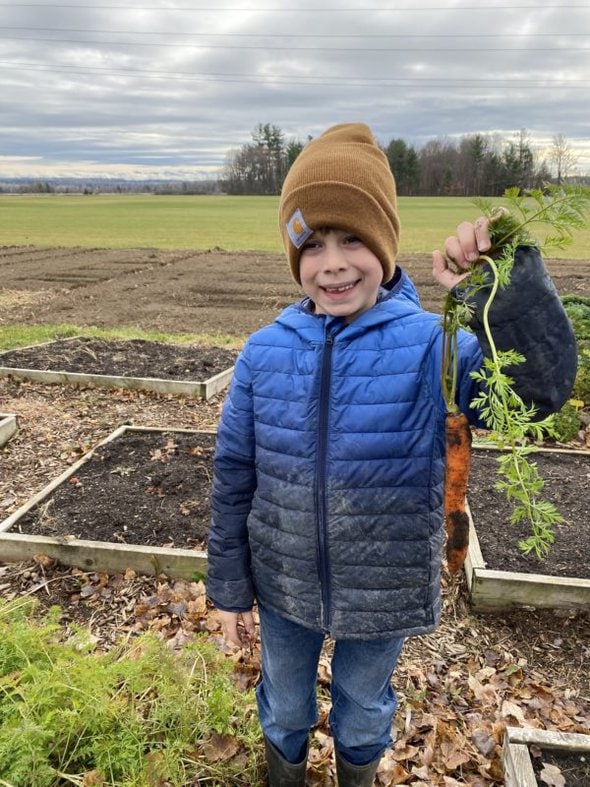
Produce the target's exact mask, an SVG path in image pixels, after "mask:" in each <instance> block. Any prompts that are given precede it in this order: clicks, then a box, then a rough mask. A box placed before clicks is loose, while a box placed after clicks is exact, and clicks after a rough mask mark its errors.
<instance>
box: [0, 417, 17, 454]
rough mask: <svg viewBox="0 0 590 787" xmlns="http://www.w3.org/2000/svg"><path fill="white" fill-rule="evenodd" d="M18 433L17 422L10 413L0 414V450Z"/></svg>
mask: <svg viewBox="0 0 590 787" xmlns="http://www.w3.org/2000/svg"><path fill="white" fill-rule="evenodd" d="M17 431H18V420H17V417H16V415H14V414H11V413H0V448H1V447H2V446H3V445H6V443H7V442H8V441H9V440H10V438H11V437H13V436H14V435H15V434H16V433H17Z"/></svg>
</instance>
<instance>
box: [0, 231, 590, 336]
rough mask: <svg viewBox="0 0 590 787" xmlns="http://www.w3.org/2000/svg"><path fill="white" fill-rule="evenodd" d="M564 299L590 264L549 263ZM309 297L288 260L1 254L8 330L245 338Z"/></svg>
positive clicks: (438, 295)
mask: <svg viewBox="0 0 590 787" xmlns="http://www.w3.org/2000/svg"><path fill="white" fill-rule="evenodd" d="M399 264H400V265H401V266H402V267H403V268H405V270H406V271H407V272H408V273H409V274H410V276H411V277H412V279H413V281H414V283H415V284H416V287H417V289H418V292H419V295H420V298H421V300H422V305H423V306H424V308H425V309H427V310H429V311H436V312H438V311H439V310H440V307H441V303H442V298H443V292H442V291H441V289H440V287H439V286H438V285H437V284H436V283H435V282H433V281H432V276H431V265H432V263H431V258H430V255H429V254H422V255H416V254H414V255H401V256H400V258H399ZM547 267H548V269H549V271H550V273H551V275H552V276H553V279H554V281H555V284H556V286H557V289H558V291H559V293H560V294H561V295H565V294H568V293H571V294H578V295H583V296H586V297H589V296H590V260H554V259H549V260H547ZM300 295H301V292H300V290H299V288H298V287H297V285H296V284H295V282H294V281H293V280H292V279H291V276H290V273H289V269H288V266H287V263H286V261H285V259H284V258H283V256H282V255H275V254H268V253H263V252H260V253H257V252H237V253H236V252H232V253H228V252H225V251H216V250H214V251H191V250H183V251H161V250H157V249H126V250H116V249H112V250H111V249H44V248H37V247H20V246H19V247H3V248H0V325H9V324H17V323H29V324H30V323H71V324H75V325H81V326H83V325H96V326H99V327H116V326H124V325H125V326H136V327H138V328H142V329H146V330H161V331H167V332H188V333H209V334H216V333H224V334H230V335H233V336H236V337H245V336H246V335H248V334H249V333H251V332H252V331H254V330H256V329H257V328H259V327H261V326H262V325H265V324H266V323H267V322H269V321H271V320H272V319H273V318H274V317H275V316H276V314H277V313H278V312H279V311H280V310H281V309H282V308H283V307H284V306H286V305H287V304H289V303H291V302H292V301H293V300H296V299H297V298H299V297H300Z"/></svg>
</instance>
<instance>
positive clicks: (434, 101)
mask: <svg viewBox="0 0 590 787" xmlns="http://www.w3.org/2000/svg"><path fill="white" fill-rule="evenodd" d="M314 6H315V7H314ZM589 98H590V5H589V4H583V3H581V2H578V3H577V4H572V5H569V4H567V5H564V4H563V3H562V4H559V3H549V2H545V1H544V0H540V2H531V0H525V2H524V4H520V3H509V2H506V0H490V2H482V0H476V2H469V0H463V2H441V0H414V2H413V3H412V2H411V0H404V1H403V2H402V3H401V4H400V3H399V2H397V0H375V1H374V2H371V0H366V2H364V3H362V2H360V0H334V2H332V1H331V0H288V1H287V2H277V0H274V1H273V2H270V0H198V2H191V0H171V1H170V2H167V1H166V0H104V2H103V3H101V2H100V1H99V2H97V3H91V2H85V0H79V1H78V0H70V2H69V3H68V4H66V3H64V4H59V5H58V4H54V3H51V4H50V3H44V4H41V3H39V4H33V3H25V2H15V3H6V2H3V0H0V118H1V122H0V177H9V176H33V177H53V176H81V177H90V176H106V177H109V176H111V177H128V178H135V177H152V176H153V177H165V178H172V177H173V178H199V177H207V176H209V177H211V176H213V177H214V176H216V175H217V174H218V173H219V170H220V169H221V168H222V166H223V164H224V161H225V159H226V156H227V154H228V152H229V151H231V150H233V149H237V148H239V147H240V146H241V145H243V144H244V143H246V142H248V141H250V139H251V133H252V130H253V129H254V128H255V126H256V125H257V124H258V123H271V124H273V125H277V126H279V127H280V128H281V129H282V130H283V132H284V133H285V136H286V138H287V139H290V138H296V139H300V140H305V139H306V138H307V137H308V135H313V136H315V135H317V134H319V133H320V132H321V131H322V130H324V129H325V128H326V127H327V126H329V125H331V124H333V123H339V122H345V121H351V120H361V121H365V122H367V123H369V124H370V125H371V127H372V128H373V131H374V133H375V135H376V137H377V139H378V140H379V141H380V142H382V143H383V144H387V142H389V141H390V140H391V139H393V138H399V137H401V138H403V139H405V140H406V141H407V142H408V143H411V144H414V145H415V146H417V147H421V146H422V145H423V144H424V143H425V142H427V141H428V140H429V139H432V138H435V137H439V138H440V137H446V138H451V139H452V138H456V137H461V136H463V135H465V134H472V133H475V132H482V133H484V134H497V135H498V138H499V139H506V140H508V139H514V138H515V136H516V134H518V133H519V131H520V130H522V129H525V130H526V131H527V132H528V135H529V138H530V141H531V144H532V145H533V146H534V147H535V149H536V150H537V151H538V153H539V154H540V155H542V153H543V151H546V150H547V149H548V148H549V147H550V145H551V141H552V138H553V136H554V135H556V134H563V135H564V136H565V137H566V140H567V142H568V143H569V145H570V147H571V148H572V150H573V151H574V152H575V154H576V155H577V157H578V166H577V169H578V171H579V172H585V173H589V172H590V101H589Z"/></svg>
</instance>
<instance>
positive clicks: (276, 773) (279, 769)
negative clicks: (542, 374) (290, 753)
mask: <svg viewBox="0 0 590 787" xmlns="http://www.w3.org/2000/svg"><path fill="white" fill-rule="evenodd" d="M264 748H265V751H266V767H267V768H268V787H305V771H306V770H307V749H306V750H305V756H304V757H303V759H302V760H301V762H297V763H292V762H289V761H288V760H286V759H285V758H284V757H283V755H282V754H281V753H280V752H279V750H278V749H277V748H276V747H275V746H273V745H272V743H271V742H270V741H269V740H268V738H265V739H264Z"/></svg>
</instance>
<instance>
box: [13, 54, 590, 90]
mask: <svg viewBox="0 0 590 787" xmlns="http://www.w3.org/2000/svg"><path fill="white" fill-rule="evenodd" d="M0 63H1V64H2V65H4V66H7V67H8V68H15V69H18V70H20V71H27V70H29V71H34V72H36V73H39V72H41V73H46V72H48V73H67V74H70V75H71V76H87V75H88V74H101V75H105V76H140V77H147V78H150V79H169V80H171V81H187V82H252V83H262V84H269V85H272V84H281V85H302V84H305V85H306V86H327V85H335V84H342V83H343V82H345V83H346V85H347V86H353V87H367V86H374V87H388V86H411V87H437V88H440V87H451V88H469V89H472V87H473V86H474V85H478V86H485V87H486V88H488V87H489V88H496V87H497V88H501V89H502V90H504V89H506V88H507V87H511V88H519V89H520V88H527V89H528V88H543V89H548V88H553V89H558V88H559V89H560V90H561V89H564V88H567V89H569V88H574V89H580V88H581V89H588V87H590V80H542V79H541V80H533V79H521V80H514V79H510V80H509V81H505V80H502V79H462V78H458V79H448V78H447V79H438V78H434V77H432V78H430V77H396V78H387V77H338V76H326V75H323V76H320V75H312V76H308V75H299V74H297V75H288V74H273V75H272V76H267V77H265V76H261V75H260V74H243V73H242V74H233V73H220V72H212V73H211V72H205V73H202V74H193V73H191V72H183V71H180V72H170V71H152V70H149V71H148V70H143V69H109V68H106V67H101V66H68V67H60V66H51V65H46V64H45V63H18V62H13V61H6V60H0ZM312 80H313V81H312ZM584 83H586V84H584Z"/></svg>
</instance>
